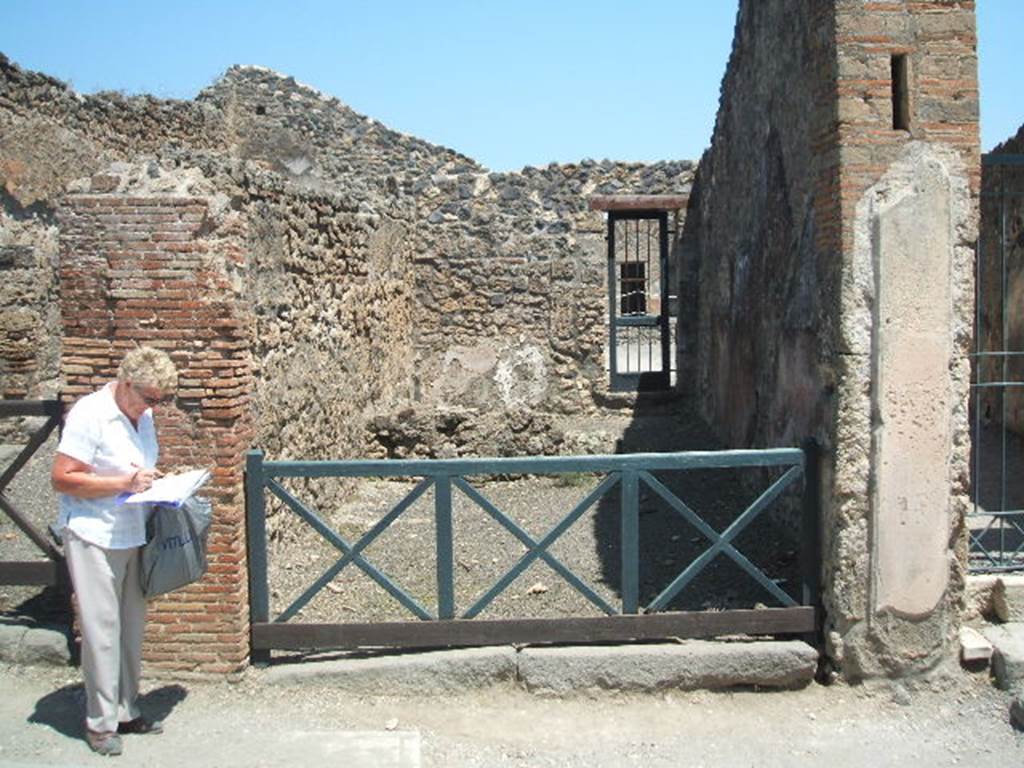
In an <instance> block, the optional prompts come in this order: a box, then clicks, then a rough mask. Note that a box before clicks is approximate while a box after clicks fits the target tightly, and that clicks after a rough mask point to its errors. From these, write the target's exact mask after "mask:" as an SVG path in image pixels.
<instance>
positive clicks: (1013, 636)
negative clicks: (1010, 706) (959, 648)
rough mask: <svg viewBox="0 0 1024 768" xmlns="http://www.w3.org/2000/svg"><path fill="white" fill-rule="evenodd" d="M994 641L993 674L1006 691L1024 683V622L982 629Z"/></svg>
mask: <svg viewBox="0 0 1024 768" xmlns="http://www.w3.org/2000/svg"><path fill="white" fill-rule="evenodd" d="M982 634H984V635H985V638H986V639H987V640H988V641H989V642H990V643H992V646H993V648H994V650H993V652H992V674H993V675H994V676H995V680H996V685H997V686H999V687H1000V688H1002V689H1003V690H1004V691H1011V690H1014V689H1017V688H1020V687H1021V684H1022V683H1024V623H1009V624H998V625H997V624H993V625H990V626H988V627H985V629H984V630H983V631H982Z"/></svg>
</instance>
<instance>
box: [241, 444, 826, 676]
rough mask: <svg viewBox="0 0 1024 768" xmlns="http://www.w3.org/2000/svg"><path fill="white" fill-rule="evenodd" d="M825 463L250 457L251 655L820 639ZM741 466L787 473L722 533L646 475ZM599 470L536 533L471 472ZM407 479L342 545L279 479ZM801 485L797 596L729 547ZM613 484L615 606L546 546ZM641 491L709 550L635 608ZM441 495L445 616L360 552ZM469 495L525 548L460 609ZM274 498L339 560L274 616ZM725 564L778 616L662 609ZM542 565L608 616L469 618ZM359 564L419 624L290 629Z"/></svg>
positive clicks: (727, 458) (782, 457) (802, 459)
mask: <svg viewBox="0 0 1024 768" xmlns="http://www.w3.org/2000/svg"><path fill="white" fill-rule="evenodd" d="M816 466H817V457H816V451H815V449H814V447H813V445H810V444H809V445H807V446H805V448H804V449H803V450H801V449H774V450H749V451H716V452H687V453H656V454H632V455H606V456H575V457H533V458H502V459H456V460H422V461H417V460H385V461H265V460H264V457H263V454H262V452H260V451H250V452H249V454H248V457H247V468H246V499H247V501H246V518H247V530H248V546H249V579H250V581H249V595H250V613H251V621H252V648H253V660H254V661H256V662H259V661H263V660H265V659H266V658H267V655H268V653H267V652H268V651H269V650H270V649H272V648H279V649H285V648H290V649H303V648H305V649H309V648H327V647H330V648H346V647H361V646H394V647H416V646H420V647H423V646H454V645H488V644H498V643H500V644H505V643H512V642H556V641H559V642H567V641H577V642H578V641H597V640H624V639H645V638H664V637H695V636H713V635H719V634H723V633H731V632H745V633H748V634H787V633H790V634H804V635H806V634H811V633H813V632H815V631H816V626H817V616H816V609H815V606H816V603H817V595H818V571H819V567H820V557H819V554H818V544H817V541H818V505H817V493H818V489H817V477H816ZM737 467H760V468H770V467H780V468H782V469H783V470H785V471H784V473H783V474H782V476H781V477H779V478H778V479H777V480H775V481H774V482H772V483H771V484H770V485H769V486H768V487H767V488H766V489H765V490H764V491H763V492H762V493H761V494H760V495H759V496H758V498H757V499H756V500H755V501H754V502H753V503H752V504H750V506H749V507H747V509H746V510H745V511H743V512H742V514H740V515H739V516H738V517H736V518H735V520H733V521H732V522H731V523H730V524H729V525H728V526H727V527H726V528H725V530H723V531H716V530H715V529H714V528H712V527H711V526H710V525H708V524H707V523H706V522H705V521H704V520H703V519H701V517H700V516H699V515H698V514H697V513H696V512H694V511H693V510H692V509H690V507H689V506H687V505H686V504H685V503H684V502H683V501H682V500H681V499H679V498H678V497H677V496H676V495H675V494H674V493H672V491H670V490H669V489H668V488H667V487H666V486H665V484H664V483H662V482H661V481H660V480H659V479H658V478H656V477H655V476H654V474H652V473H653V472H656V471H685V470H704V469H717V468H737ZM564 473H574V474H575V473H596V474H598V475H603V479H601V480H600V482H598V483H597V485H596V487H595V488H594V489H593V490H592V491H591V492H590V493H588V494H587V495H586V497H585V498H584V499H583V500H582V501H581V502H580V503H579V504H577V505H576V506H575V507H574V508H573V509H571V510H570V511H569V512H568V513H567V514H566V515H565V516H564V517H563V518H562V519H561V521H560V522H558V523H557V524H556V525H554V527H552V528H551V529H550V530H549V531H548V533H547V534H545V535H544V536H542V537H540V538H539V539H535V538H534V537H532V536H531V535H530V534H529V533H527V532H526V531H525V530H523V528H522V527H520V526H519V525H518V524H517V523H516V522H515V521H513V520H512V519H510V518H509V517H508V516H507V515H505V514H504V513H503V512H502V511H501V510H500V509H498V508H497V507H496V506H495V505H494V504H492V503H491V502H490V501H489V500H488V499H487V498H486V497H485V496H484V495H483V494H482V493H481V492H480V491H479V490H478V489H476V488H474V487H473V486H472V485H471V484H470V483H469V482H468V481H467V478H468V477H470V476H480V475H496V474H497V475H549V474H553V475H557V474H564ZM324 477H349V478H357V477H378V478H385V477H412V478H422V479H421V480H420V482H419V483H418V484H417V485H416V486H415V487H414V488H413V490H412V491H411V492H409V493H408V494H407V495H406V496H405V498H403V499H402V500H401V501H400V502H399V503H398V504H396V505H395V506H394V507H392V508H391V510H390V511H389V512H387V513H386V514H384V515H383V516H382V517H381V518H380V519H379V520H378V521H377V522H376V524H375V525H373V526H372V527H371V528H370V529H369V530H368V531H367V532H366V533H365V534H364V535H363V536H362V537H361V538H360V539H359V540H358V541H355V542H351V541H347V540H346V539H345V538H344V537H342V536H341V535H340V534H339V533H338V532H337V531H335V530H333V529H332V528H331V527H330V526H329V525H328V524H327V523H325V522H324V521H323V520H322V519H321V518H320V516H319V515H318V514H317V513H316V512H315V511H314V510H312V509H310V508H309V507H308V506H307V505H306V504H304V503H303V502H302V501H301V500H299V499H298V498H296V497H295V496H294V495H293V494H292V493H291V492H289V491H288V489H286V488H285V487H284V486H283V485H282V484H281V482H280V480H282V479H284V478H324ZM802 478H803V479H804V480H805V482H804V489H803V501H802V504H803V509H804V512H803V540H804V543H803V546H802V552H801V554H802V585H801V589H800V594H799V595H797V596H793V595H790V594H788V593H787V592H786V591H784V590H783V589H781V588H780V587H779V586H778V584H776V583H775V582H774V581H772V579H770V578H769V577H768V576H767V575H766V574H765V573H764V572H763V571H761V570H760V569H759V568H757V567H756V566H755V565H754V564H753V563H751V562H750V560H748V559H747V558H746V557H745V556H744V555H743V554H742V553H741V552H740V551H739V550H738V549H737V548H736V546H735V541H736V537H737V536H738V535H739V534H740V533H741V532H742V531H743V530H744V529H745V528H746V527H747V526H748V525H749V524H750V523H751V522H752V521H753V520H754V519H756V518H757V517H758V516H759V515H760V514H761V513H762V512H764V511H765V510H766V509H768V508H769V507H770V506H771V505H772V503H773V502H774V501H775V500H776V499H777V498H778V497H779V495H780V494H781V493H782V492H783V491H784V490H785V489H787V488H789V487H791V486H793V485H794V484H795V483H797V482H798V481H799V480H801V479H802ZM615 486H620V487H621V493H620V497H621V501H620V503H621V510H620V513H621V517H620V525H621V562H622V575H621V584H620V585H618V586H619V588H620V589H619V593H620V595H621V604H620V605H619V606H617V607H616V606H613V605H611V604H609V603H608V602H607V601H606V600H605V599H603V598H602V597H601V596H600V595H599V594H598V593H597V592H596V591H595V590H594V589H593V588H591V587H590V586H589V585H587V584H586V583H584V582H583V580H582V579H580V578H579V577H578V576H577V575H576V574H574V573H573V572H572V571H571V570H570V569H569V568H567V567H566V566H565V565H564V564H563V563H562V562H561V561H559V559H558V558H556V557H555V555H554V554H552V552H551V545H552V544H553V543H554V542H555V541H556V540H557V539H558V538H559V537H560V536H561V535H562V534H563V533H564V532H565V531H566V530H568V528H569V527H570V526H571V525H572V524H573V523H574V522H575V521H576V520H578V519H579V518H580V517H581V516H582V515H583V514H584V513H585V512H586V511H587V510H588V509H589V508H590V507H591V506H592V505H594V504H595V503H596V502H597V501H598V500H599V499H601V498H602V497H603V496H605V495H606V494H607V493H608V492H609V491H610V490H611V489H612V488H614V487H615ZM641 486H646V487H647V488H649V489H650V490H651V491H652V492H653V493H655V494H657V496H659V497H660V498H661V499H662V500H664V502H666V503H667V505H668V506H669V507H671V508H672V509H674V510H675V511H676V512H677V513H678V514H679V515H680V516H681V517H682V518H683V519H684V520H686V521H687V522H688V523H689V524H690V525H692V526H693V528H694V529H696V530H697V531H698V532H699V533H700V534H701V535H702V536H703V537H705V538H706V539H707V541H708V543H709V546H708V547H707V549H706V550H704V552H703V553H702V554H701V555H700V556H699V557H697V558H696V559H694V560H693V561H692V562H690V563H689V565H687V567H686V568H685V569H683V570H682V572H680V573H679V574H678V576H677V577H676V578H675V579H674V580H673V581H672V582H671V583H670V584H668V586H666V587H665V588H664V589H663V590H662V591H661V592H660V594H658V595H657V596H656V597H655V598H654V599H653V600H652V601H650V602H649V603H648V604H647V605H641V604H640V600H639V594H640V590H639V564H640V558H641V557H642V553H641V552H640V551H639V527H640V520H639V494H640V488H641ZM430 488H433V489H434V522H435V526H434V527H435V542H434V544H435V547H436V555H437V557H436V584H437V593H436V597H437V608H438V609H437V612H436V614H435V613H433V612H431V611H430V610H429V609H428V608H427V607H425V606H424V605H423V604H422V603H421V602H419V601H417V600H416V599H414V598H413V597H412V596H411V595H409V594H408V593H407V592H405V591H404V590H403V589H402V588H401V586H399V585H398V584H396V583H395V582H394V581H393V580H392V579H391V578H390V577H389V576H388V575H386V574H384V573H383V572H381V571H380V570H379V569H378V568H377V567H376V566H374V565H373V564H372V563H371V562H370V561H369V560H368V559H367V558H366V557H365V556H364V554H363V553H364V550H365V549H366V548H367V547H368V546H369V545H370V544H371V543H372V542H373V541H374V540H375V539H377V537H378V536H380V534H381V533H383V532H384V531H385V530H386V529H387V528H388V527H389V526H390V525H391V524H392V523H394V522H395V521H396V520H397V519H398V518H399V517H400V516H401V515H402V514H403V513H404V512H405V511H406V510H408V509H409V508H410V507H411V506H412V504H413V503H414V502H415V501H416V500H417V499H418V498H420V497H421V496H422V495H423V494H424V493H425V492H426V491H427V490H428V489H430ZM456 490H457V491H458V492H461V493H462V494H464V495H465V496H466V497H467V498H468V499H470V500H471V501H472V502H474V503H475V504H476V505H477V506H478V507H479V508H480V509H482V510H483V511H484V512H485V513H486V514H487V515H489V516H490V517H491V518H492V519H493V520H494V521H496V522H497V523H498V524H499V525H501V526H502V527H503V528H504V529H505V530H506V531H508V532H509V533H510V534H512V535H513V536H514V537H515V538H516V539H518V540H519V541H520V542H521V543H522V544H523V546H524V547H525V548H526V552H525V554H523V555H522V557H521V558H520V559H519V561H518V562H517V563H516V564H515V565H514V566H513V567H512V568H511V569H510V570H508V571H507V572H506V573H505V574H504V575H503V576H502V577H501V578H499V579H498V580H497V581H496V582H495V583H494V584H493V586H492V587H491V588H490V589H488V590H486V591H485V592H484V593H483V594H482V595H480V596H479V597H478V598H477V599H476V600H474V601H473V603H472V604H471V605H469V606H467V607H465V608H464V609H462V610H457V608H456V604H455V573H454V569H453V532H452V494H453V492H454V491H456ZM267 491H269V492H270V493H271V494H273V495H274V496H276V497H277V498H279V499H280V500H281V501H283V502H284V504H285V505H286V506H287V507H288V508H289V509H290V510H292V511H293V512H294V513H295V514H296V515H298V516H299V517H300V518H301V519H302V520H304V521H305V522H306V523H308V524H309V525H310V526H312V527H313V528H314V529H315V530H316V531H317V532H318V533H319V534H320V535H321V536H322V537H323V538H324V539H325V540H326V541H328V542H329V543H330V544H331V545H332V546H333V547H335V548H336V549H337V550H338V551H339V552H340V553H341V556H340V557H339V558H338V560H337V561H336V562H335V563H334V565H332V566H331V567H330V568H328V569H327V571H326V572H324V573H323V574H322V575H321V576H320V577H319V578H317V579H316V580H315V581H314V582H313V583H312V584H311V585H310V586H309V588H308V589H306V590H305V591H304V592H303V593H302V594H301V595H300V596H299V597H298V599H296V600H295V601H294V602H293V603H292V604H291V605H290V606H288V607H287V608H286V609H285V610H284V611H282V612H281V613H280V615H278V616H276V617H275V618H273V620H271V617H270V601H269V594H270V593H269V587H268V571H267V536H266V526H265V517H266V493H267ZM719 554H721V555H725V556H726V557H729V558H731V559H732V560H733V561H734V562H735V563H736V564H737V565H738V566H739V567H740V568H741V569H742V570H743V571H744V572H745V573H747V574H749V575H750V576H751V577H752V578H753V579H754V580H755V581H756V582H757V583H758V584H760V585H761V587H763V588H764V590H765V592H766V593H767V594H769V595H771V596H772V597H773V598H774V600H775V601H776V602H777V603H779V605H780V606H781V607H779V608H763V609H756V610H755V609H751V610H732V611H714V612H711V611H708V612H676V613H659V612H660V611H662V610H663V609H664V608H665V606H666V605H668V604H669V603H670V602H671V601H672V599H673V598H674V597H675V596H676V595H677V594H678V593H679V592H680V591H681V590H683V589H684V588H685V587H686V586H687V585H688V584H690V583H691V582H692V581H693V579H694V578H695V577H696V576H697V575H698V574H699V573H700V572H701V571H702V570H703V569H704V568H705V567H706V566H707V565H708V564H709V563H710V562H711V561H712V560H713V559H714V558H715V557H716V556H717V555H719ZM537 560H542V561H544V562H545V563H547V565H549V566H550V567H551V568H552V569H553V570H554V571H555V572H556V573H558V574H559V575H560V576H561V577H562V578H564V579H565V580H566V581H567V582H568V583H569V584H571V585H572V586H573V587H574V588H575V589H576V590H577V591H578V592H579V593H580V594H582V595H583V596H584V597H585V598H586V599H587V600H588V601H589V602H590V603H591V604H593V605H594V606H596V607H597V608H598V609H599V610H600V611H601V612H602V613H603V614H604V616H603V617H601V616H598V617H581V618H575V619H513V620H482V619H475V620H473V621H470V619H474V617H476V616H477V615H478V614H479V613H480V611H482V610H483V609H484V608H485V607H486V606H487V605H488V604H489V603H490V602H491V601H492V600H493V599H494V598H495V597H496V596H497V595H499V594H500V593H501V592H502V591H503V590H505V589H506V588H507V587H508V586H509V585H510V584H511V583H512V582H513V581H514V580H515V578H516V577H517V576H518V575H519V574H521V573H522V572H523V571H524V570H525V569H526V568H527V567H528V566H529V565H530V564H531V563H533V562H535V561H537ZM350 565H352V566H355V567H357V568H359V569H360V570H362V571H363V572H364V573H366V574H367V575H368V576H369V577H370V578H371V579H373V580H374V581H375V582H376V583H377V584H379V585H380V586H381V587H383V588H384V589H385V590H387V591H388V593H390V594H391V595H392V596H393V597H394V598H395V600H397V601H398V602H399V603H400V604H401V605H402V606H404V607H405V608H406V609H407V610H408V611H409V612H410V613H411V614H412V615H413V616H415V617H416V619H418V620H419V621H413V622H376V623H364V624H356V623H347V624H286V622H287V621H288V620H289V619H291V618H292V617H294V616H295V615H296V613H297V612H298V611H299V610H301V609H302V608H303V606H305V605H306V604H308V602H309V601H310V600H311V599H312V598H313V597H314V596H315V595H316V594H317V593H318V592H319V591H320V590H321V589H323V588H324V587H325V586H326V585H327V584H328V583H330V582H331V581H332V580H333V579H334V578H335V577H336V576H337V575H338V574H339V573H341V571H343V570H344V569H345V568H346V567H348V566H350Z"/></svg>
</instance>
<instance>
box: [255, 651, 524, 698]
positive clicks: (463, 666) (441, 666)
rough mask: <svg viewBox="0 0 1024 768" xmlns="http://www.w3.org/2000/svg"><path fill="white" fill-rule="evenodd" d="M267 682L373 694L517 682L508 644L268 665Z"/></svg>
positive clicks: (447, 690)
mask: <svg viewBox="0 0 1024 768" xmlns="http://www.w3.org/2000/svg"><path fill="white" fill-rule="evenodd" d="M265 674H266V677H265V681H266V682H267V683H270V684H280V685H303V684H310V683H314V684H318V685H336V686H338V687H339V688H344V689H345V690H346V691H349V692H351V693H359V694H364V695H371V696H385V695H396V694H400V695H412V696H417V695H423V696H432V695H436V694H442V693H459V692H461V691H468V690H475V689H478V688H484V687H487V686H491V685H495V684H501V683H507V684H509V685H512V684H514V682H515V679H516V651H515V649H514V648H512V647H510V646H500V647H495V648H460V649H456V650H448V651H427V652H425V653H396V654H393V655H382V656H366V657H351V658H345V659H334V660H331V661H307V662H301V663H296V664H282V665H280V666H272V667H270V668H269V669H267V670H266V672H265Z"/></svg>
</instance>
